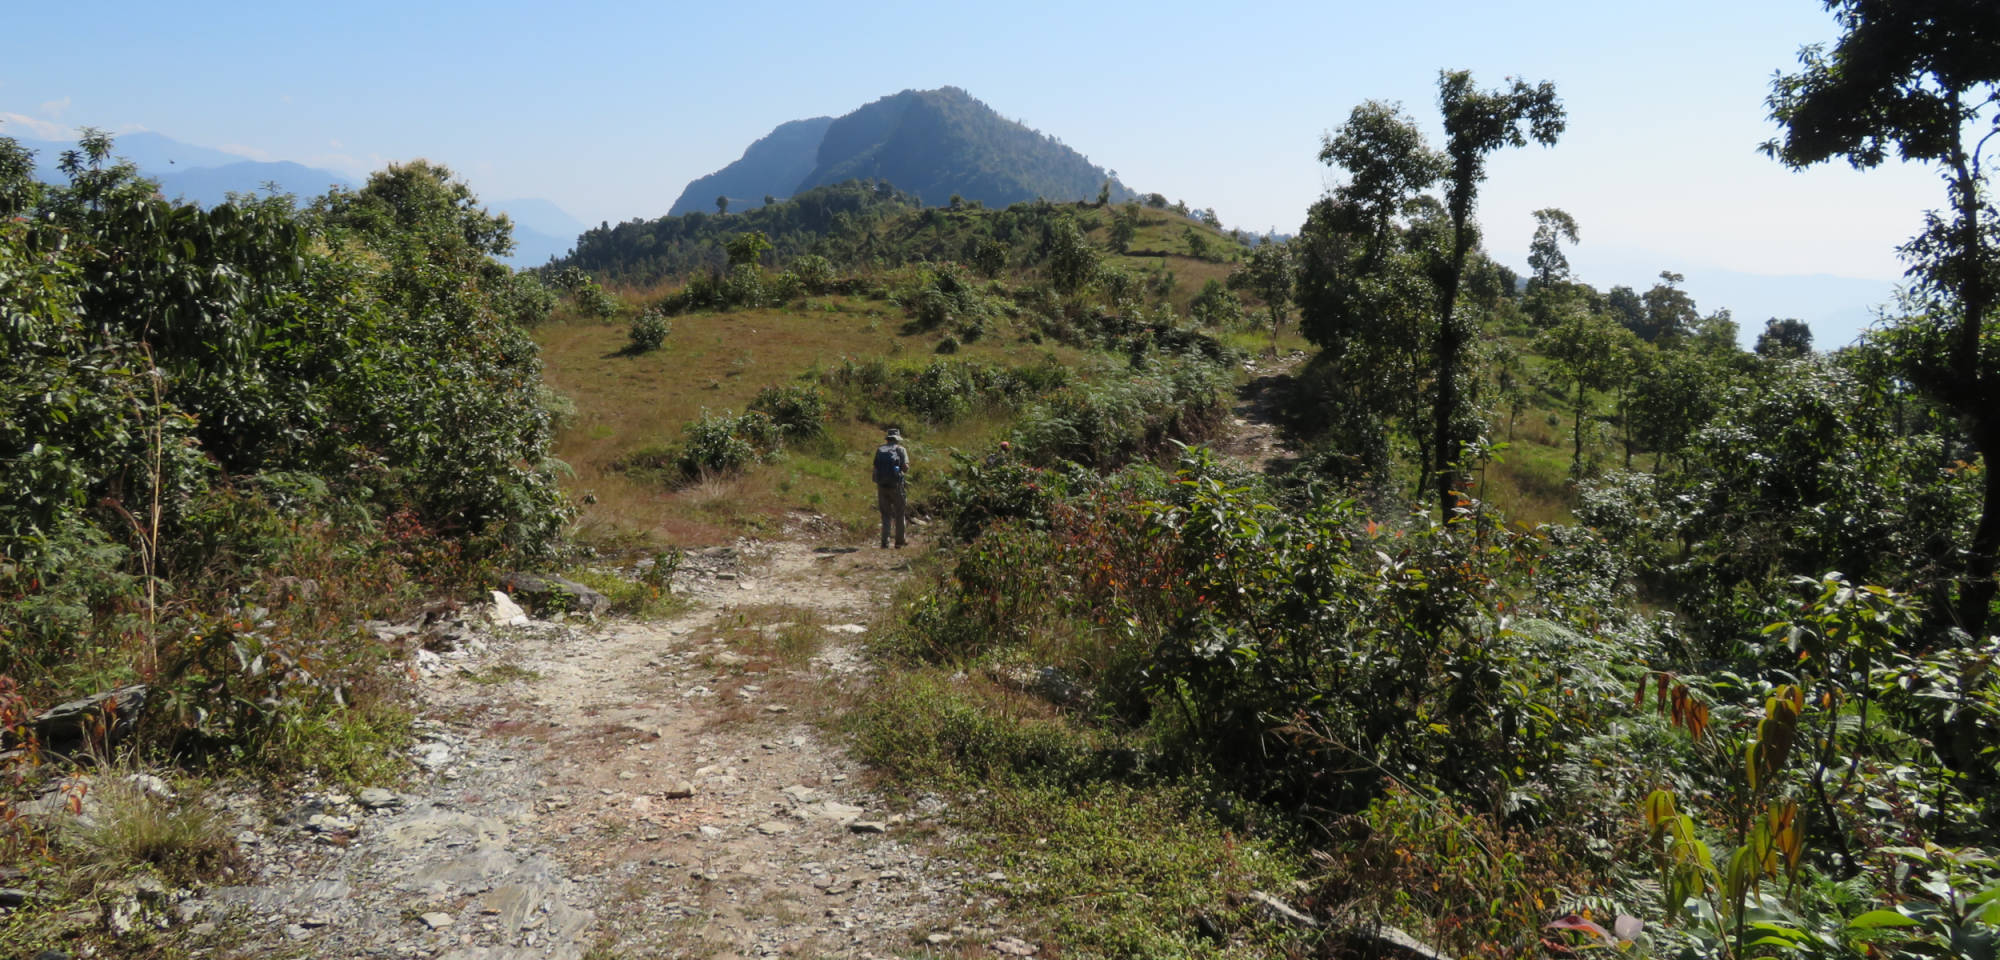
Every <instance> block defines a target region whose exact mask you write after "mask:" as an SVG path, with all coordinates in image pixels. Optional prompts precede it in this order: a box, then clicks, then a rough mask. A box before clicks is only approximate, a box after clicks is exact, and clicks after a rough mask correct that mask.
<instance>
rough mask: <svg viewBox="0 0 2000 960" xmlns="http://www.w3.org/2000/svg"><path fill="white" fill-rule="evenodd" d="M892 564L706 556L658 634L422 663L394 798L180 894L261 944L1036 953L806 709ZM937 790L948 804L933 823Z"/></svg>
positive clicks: (845, 667)
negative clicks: (246, 877)
mask: <svg viewBox="0 0 2000 960" xmlns="http://www.w3.org/2000/svg"><path fill="white" fill-rule="evenodd" d="M904 559H905V557H904V555H903V554H900V553H896V552H884V551H877V550H873V549H867V550H834V549H828V548H819V549H815V548H812V547H809V546H806V545H803V544H795V543H782V544H772V545H755V544H742V545H739V546H738V547H736V548H724V549H717V550H711V551H707V552H705V553H703V554H699V555H695V556H691V557H690V558H689V563H688V564H687V565H686V567H685V568H684V569H683V570H682V572H681V573H680V575H679V577H678V578H677V582H676V587H677V590H679V591H681V592H684V593H686V594H687V595H689V596H690V597H691V598H692V599H693V600H694V601H695V606H694V608H693V609H692V610H691V611H690V612H688V613H687V614H685V615H683V616H680V617H677V618H674V619H671V620H667V621H664V622H631V621H612V622H606V623H601V624H585V623H544V622H531V623H529V624H526V625H522V626H516V627H508V628H498V629H495V630H493V631H491V632H486V633H481V634H477V635H475V636H473V637H470V638H466V639H465V640H464V641H463V642H461V643H459V644H458V645H457V649H455V650H451V651H447V652H445V653H443V654H442V655H440V656H438V657H435V658H433V657H428V656H426V657H423V658H421V664H422V666H421V669H416V670H413V672H415V673H416V674H417V675H418V678H417V686H418V688H419V696H420V700H421V703H422V707H423V714H424V720H423V721H421V723H420V728H419V729H420V739H419V743H418V745H417V747H416V759H417V762H418V766H419V768H420V770H421V771H422V775H421V776H420V777H418V778H416V779H415V780H414V781H413V782H411V783H410V784H408V785H407V786H406V788H405V789H404V790H402V791H398V792H395V793H390V792H388V791H369V792H366V793H364V794H363V795H359V796H352V797H350V796H343V795H339V794H328V793H315V794H307V795H305V796H304V797H303V799H302V800H301V802H300V803H299V804H298V805H297V807H296V808H295V809H293V810H291V811H290V812H289V813H287V814H285V815H283V816H281V817H280V818H279V822H275V823H268V824H245V825H244V829H245V833H244V834H243V839H245V840H249V841H254V842H255V843H254V846H253V849H256V850H257V851H258V853H257V855H256V860H257V861H258V866H259V867H260V868H261V870H260V877H259V882H258V883H257V884H256V885H254V886H241V887H232V888H223V889H220V890H217V891H214V892H212V893H211V894H210V895H209V896H208V897H207V898H206V899H204V900H203V901H198V902H195V903H192V904H184V905H182V907H181V911H182V912H183V913H184V914H186V917H185V919H187V920H190V921H194V920H201V918H204V917H205V918H206V919H205V920H202V922H221V923H227V920H226V919H225V918H228V917H234V918H236V919H237V920H238V921H242V923H238V924H229V926H233V927H238V928H244V927H247V930H248V935H249V937H250V942H249V943H247V944H244V945H243V949H244V952H245V953H247V954H248V955H253V956H262V955H272V954H276V953H279V952H281V951H289V952H291V953H295V954H297V955H303V956H315V957H422V958H449V960H528V958H582V957H586V956H603V957H614V956H615V957H650V956H661V957H666V956H674V957H714V958H729V957H773V956H840V957H868V956H875V955H891V954H894V955H908V954H910V953H912V952H914V951H918V950H923V949H937V948H945V949H954V950H955V949H958V948H960V947H966V946H971V947H974V948H976V949H979V950H980V952H986V950H985V948H986V947H987V946H988V945H989V944H991V943H997V944H999V945H1000V946H999V949H1001V950H1002V951H1003V952H1005V951H1007V950H1009V949H1021V948H1023V947H1024V946H1025V945H1020V944H1018V941H1010V940H1008V939H1007V938H1005V937H1004V936H1002V935H1001V934H1002V932H1001V931H994V930H985V929H975V928H970V927H965V926H957V927H956V928H954V920H955V918H958V917H961V916H966V915H970V914H968V912H967V911H968V908H970V907H976V904H974V903H973V902H972V901H971V899H970V897H971V895H970V894H969V893H968V892H967V888H968V886H969V885H970V884H971V883H973V882H975V881H979V880H980V879H981V878H978V877H973V876H970V875H968V874H966V873H965V872H964V871H962V870H958V869H956V868H954V867H953V865H951V864H949V863H946V862H942V861H940V860H937V859H935V858H934V857H933V855H932V854H931V853H930V850H931V849H932V847H933V845H934V844H933V843H932V838H933V835H934V829H933V828H932V827H931V826H930V825H929V824H928V822H927V818H926V817H925V812H926V809H927V808H926V806H925V805H924V804H919V806H918V809H917V810H916V811H915V812H913V813H912V814H911V815H910V816H909V817H907V818H906V817H904V816H900V815H890V814H888V813H887V812H886V811H884V810H883V809H882V808H881V806H880V804H879V801H878V798H876V797H874V796H871V795H870V794H869V793H868V792H867V790H866V789H865V787H864V786H863V784H862V782H861V777H860V776H859V771H858V770H857V769H856V766H855V764H854V763H853V762H852V761H850V760H849V759H848V758H847V757H845V756H844V755H843V753H842V751H841V750H840V749H839V748H838V747H837V746H835V745H832V744H829V743H827V742H826V741H825V740H824V739H823V738H822V737H821V736H820V734H819V733H818V731H816V730H815V728H814V726H813V725H812V724H811V723H810V718H811V717H812V716H814V715H815V714H816V713H817V712H818V711H820V710H822V709H825V708H827V707H829V706H831V705H833V704H836V703H838V702H839V700H840V699H841V698H842V697H844V696H847V695H851V693H852V692H853V691H854V690H855V689H856V688H857V687H858V686H859V685H862V684H865V683H866V669H865V667H864V666H863V663H862V660H861V658H860V656H859V652H858V649H857V646H858V644H857V641H858V639H859V635H860V633H861V632H862V631H863V630H864V629H865V626H864V625H865V624H867V623H868V622H869V621H870V620H871V619H872V618H873V616H874V614H875V613H876V611H877V609H878V607H879V605H880V604H881V603H882V602H883V601H884V599H885V598H886V597H887V595H888V592H889V590H890V588H891V586H892V585H893V582H894V580H895V579H896V578H897V577H898V576H899V571H900V570H901V568H902V567H903V566H904V564H903V562H902V561H904ZM936 807H937V802H933V803H932V804H931V805H930V808H929V809H930V810H931V811H932V812H934V811H935V809H936Z"/></svg>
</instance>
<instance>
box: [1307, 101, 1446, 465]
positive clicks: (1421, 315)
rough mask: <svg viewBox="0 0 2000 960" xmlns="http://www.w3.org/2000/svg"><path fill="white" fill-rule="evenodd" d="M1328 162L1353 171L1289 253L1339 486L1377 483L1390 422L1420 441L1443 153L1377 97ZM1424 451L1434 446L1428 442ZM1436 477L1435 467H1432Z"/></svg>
mask: <svg viewBox="0 0 2000 960" xmlns="http://www.w3.org/2000/svg"><path fill="white" fill-rule="evenodd" d="M1319 158H1320V161H1321V162H1323V163H1326V164H1328V165H1329V166H1336V167H1340V168H1342V169H1343V170H1344V171H1345V172H1346V178H1345V181H1344V182H1343V183H1341V184H1340V185H1339V186H1337V187H1335V188H1334V190H1333V192H1332V193H1331V194H1330V195H1328V196H1326V197H1324V198H1322V199H1320V201H1319V202H1317V203H1315V204H1313V206H1312V209H1311V210H1310V211H1308V212H1307V215H1306V222H1305V226H1304V227H1302V228H1301V229H1300V231H1299V236H1298V239H1297V240H1296V241H1294V242H1293V243H1291V244H1289V245H1288V247H1289V248H1290V251H1291V253H1292V267H1293V274H1294V278H1295V281H1296V302H1297V304H1298V308H1299V333H1300V334H1301V335H1303V336H1304V337H1305V338H1306V339H1307V340H1309V341H1311V342H1312V343H1313V344H1314V345H1315V346H1317V347H1319V348H1320V350H1319V353H1318V354H1317V355H1315V356H1314V357H1313V359H1312V362H1311V364H1310V365H1309V367H1308V369H1307V371H1306V374H1305V377H1306V379H1307V381H1308V382H1309V383H1311V384H1313V385H1314V386H1315V387H1316V390H1317V393H1318V395H1319V396H1318V400H1319V402H1318V403H1316V404H1315V405H1314V408H1313V410H1312V411H1311V419H1312V420H1314V421H1316V426H1319V427H1321V428H1323V429H1324V430H1325V432H1326V433H1327V434H1328V437H1329V439H1330V440H1331V441H1332V442H1333V443H1335V444H1337V445H1338V446H1339V448H1340V449H1341V450H1342V456H1341V458H1338V459H1336V460H1334V461H1330V464H1329V465H1330V466H1335V467H1340V468H1342V470H1343V471H1344V472H1345V473H1346V476H1344V477H1342V478H1341V479H1347V480H1362V479H1369V480H1379V479H1380V477H1379V476H1366V475H1369V474H1374V473H1377V472H1378V471H1380V470H1382V469H1383V468H1385V467H1386V466H1387V458H1388V449H1389V448H1388V443H1387V427H1388V426H1389V425H1390V423H1392V422H1395V421H1398V420H1400V422H1401V423H1402V425H1403V426H1404V427H1405V428H1406V429H1409V430H1411V431H1412V433H1413V435H1414V436H1415V437H1419V438H1420V437H1421V436H1422V433H1423V431H1420V430H1419V429H1418V425H1419V424H1420V423H1421V421H1422V418H1423V407H1424V404H1423V402H1422V401H1423V399H1424V396H1425V393H1424V391H1425V389H1426V386H1425V371H1426V368H1427V366H1428V365H1427V364H1426V363H1425V362H1424V357H1425V355H1426V353H1427V352H1428V351H1427V346H1428V344H1429V341H1430V339H1431V334H1430V325H1431V324H1432V323H1433V322H1434V320H1435V317H1434V316H1433V314H1432V311H1431V304H1432V303H1433V302H1434V299H1433V294H1432V290H1431V285H1430V281H1429V276H1428V273H1427V272H1426V269H1425V265H1426V264H1427V263H1429V262H1432V261H1434V260H1436V259H1439V258H1440V256H1441V255H1439V254H1436V253H1434V252H1432V251H1434V249H1435V248H1437V247H1438V246H1439V234H1440V233H1441V228H1440V227H1439V225H1438V224H1439V222H1440V221H1441V220H1442V216H1441V215H1439V214H1438V211H1437V204H1436V202H1435V201H1434V200H1431V199H1430V198H1428V197H1426V196H1425V191H1426V190H1428V189H1429V188H1430V187H1431V185H1432V184H1434V183H1436V182H1437V179H1438V177H1439V176H1441V175H1442V174H1443V172H1444V158H1443V157H1442V156H1440V155H1439V154H1438V153H1437V152H1436V151H1434V150H1432V149H1431V148H1430V147H1429V145H1427V144H1426V143H1425V142H1424V137H1423V133H1422V132H1421V131H1419V130H1418V129H1417V125H1416V122H1415V121H1413V120H1411V119H1410V118H1409V117H1407V116H1405V115H1404V114H1403V113H1402V112H1401V110H1400V108H1398V107H1397V106H1396V105H1395V104H1389V103H1382V102H1380V101H1369V102H1367V103H1363V104H1361V105H1360V106H1357V107H1355V108H1354V109H1353V111H1352V112H1350V113H1349V115H1348V118H1347V122H1346V123H1345V124H1343V125H1342V126H1341V128H1340V129H1339V130H1338V131H1337V132H1336V133H1334V134H1333V135H1331V136H1328V137H1327V138H1326V139H1325V141H1324V142H1323V144H1322V147H1321V150H1320V153H1319ZM1416 445H1417V447H1418V449H1420V450H1423V451H1426V453H1427V452H1428V450H1429V445H1428V444H1426V443H1423V442H1422V441H1421V440H1420V439H1419V440H1418V442H1417V444H1416ZM1425 475H1426V476H1428V469H1426V471H1425Z"/></svg>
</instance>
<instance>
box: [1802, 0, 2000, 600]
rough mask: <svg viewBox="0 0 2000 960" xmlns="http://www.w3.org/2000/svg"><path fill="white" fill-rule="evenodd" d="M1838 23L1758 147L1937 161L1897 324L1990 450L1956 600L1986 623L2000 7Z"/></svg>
mask: <svg viewBox="0 0 2000 960" xmlns="http://www.w3.org/2000/svg"><path fill="white" fill-rule="evenodd" d="M1826 8H1827V10H1828V11H1830V12H1831V13H1832V14H1833V16H1834V19H1835V21H1836V22H1837V23H1838V24H1839V25H1840V28H1841V30H1842V33H1841V36H1840V39H1839V40H1838V41H1836V42H1835V43H1834V45H1833V47H1832V48H1831V49H1828V48H1827V47H1825V46H1823V45H1813V46H1808V47H1805V48H1804V49H1802V50H1801V51H1799V71H1798V72H1797V73H1793V74H1781V75H1779V76H1778V77H1777V78H1775V79H1774V80H1773V81H1772V87H1771V96H1770V99H1769V100H1768V101H1767V104H1768V106H1769V107H1770V111H1771V118H1772V119H1773V120H1775V121H1777V122H1778V123H1779V124H1780V125H1781V126H1782V127H1783V128H1784V129H1783V133H1782V135H1781V136H1780V137H1779V138H1777V139H1773V140H1771V141H1770V142H1768V143H1766V144H1764V150H1765V152H1766V153H1768V154H1769V155H1770V156H1772V157H1774V158H1776V159H1777V160H1778V161H1780V162H1782V163H1784V164H1785V165H1786V166H1789V167H1792V168H1794V169H1801V168H1804V167H1809V166H1813V165H1815V164H1818V163H1823V162H1826V161H1828V160H1831V159H1833V158H1835V157H1840V158H1843V159H1845V160H1847V162H1848V163H1849V164H1851V165H1853V166H1854V167H1855V168H1857V169H1863V170H1866V169H1870V168H1873V167H1876V166H1879V165H1880V164H1881V163H1882V162H1883V161H1884V160H1886V159H1888V158H1889V156H1890V154H1891V152H1892V151H1893V152H1894V153H1895V154H1896V155H1897V156H1899V157H1900V158H1901V159H1903V160H1905V161H1915V162H1919V163H1927V164H1933V165H1935V167H1936V168H1937V170H1938V172H1939V174H1940V175H1941V176H1942V177H1943V179H1944V182H1945V196H1946V201H1947V209H1946V210H1945V211H1943V212H1941V213H1940V212H1936V211H1933V212H1932V213H1930V214H1929V215H1928V218H1927V221H1928V222H1927V225H1926V227H1925V229H1924V231H1923V232H1922V233H1920V234H1918V235H1917V236H1916V237H1915V238H1914V239H1912V240H1910V241H1909V242H1908V243H1906V244H1904V245H1903V247H1902V253H1903V257H1904V259H1905V260H1906V261H1907V262H1908V263H1909V264H1910V269H1909V276H1910V278H1911V279H1912V280H1913V281H1915V284H1914V286H1915V293H1916V294H1917V295H1918V296H1919V297H1920V298H1921V299H1922V300H1923V301H1924V302H1923V307H1924V309H1922V310H1921V311H1919V313H1918V315H1916V316H1912V317H1910V318H1908V319H1906V320H1905V321H1903V322H1902V323H1901V324H1899V325H1897V326H1896V327H1895V328H1893V329H1892V330H1890V331H1889V339H1890V341H1891V342H1892V343H1893V344H1894V345H1895V348H1896V352H1897V353H1898V355H1899V358H1900V359H1901V361H1902V363H1903V364H1904V366H1905V368H1906V369H1907V371H1908V375H1909V377H1910V379H1911V382H1912V383H1914V384H1916V385H1917V386H1918V388H1919V389H1921V390H1923V391H1924V392H1925V393H1927V394H1929V395H1930V396H1931V397H1933V398H1934V399H1936V400H1937V401H1938V402H1939V403H1940V404H1942V405H1944V406H1945V407H1947V408H1949V409H1950V410H1952V411H1953V412H1954V413H1956V414H1957V415H1958V417H1959V418H1960V420H1961V421H1962V422H1964V424H1965V426H1966V429H1967V432H1968V433H1969V434H1970V435H1971V438H1972V441H1973V443H1974V444H1975V445H1976V446H1977V447H1978V449H1979V451H1980V453H1981V454H1982V455H1983V456H1984V457H1985V459H1986V470H1985V490H1984V496H1983V498H1982V502H1981V505H1980V516H1979V522H1978V525H1977V526H1976V527H1975V528H1974V530H1973V534H1972V541H1971V543H1970V544H1969V548H1968V550H1967V551H1966V557H1967V560H1966V565H1965V581H1964V585H1963V588H1962V590H1961V591H1960V593H1959V600H1958V609H1957V611H1956V614H1957V618H1958V621H1959V624H1960V626H1962V627H1963V628H1965V629H1966V630H1967V631H1969V632H1972V633H1974V634H1978V633H1980V632H1982V631H1984V630H1985V629H1986V626H1987V623H1988V621H1989V619H1990V617H1991V612H1992V611H1991V607H1992V603H1993V597H1994V594H1995V592H1996V589H2000V584H1996V583H1995V580H1994V572H1995V567H1996V564H2000V471H1996V470H1995V469H1994V463H1993V459H1994V457H1995V456H1996V454H2000V349H1996V346H2000V344H1996V343H1995V340H1996V337H1995V335H1994V329H1993V321H1994V316H1993V314H1994V310H1995V299H1996V287H2000V255H1996V242H2000V241H1996V234H2000V213H1996V211H1995V208H1994V204H1993V199H1992V195H1991V193H1990V192H1989V189H1988V183H1987V173H1986V169H1985V167H1984V164H1983V160H1984V159H1985V150H1986V146H1987V143H1988V142H1989V141H1990V140H1991V139H1992V138H1993V137H1994V136H1995V135H1996V134H2000V125H1996V124H1995V122H1994V118H1995V114H1996V112H1997V111H2000V16H1995V14H1994V10H1993V4H1992V3H1991V0H1827V2H1826Z"/></svg>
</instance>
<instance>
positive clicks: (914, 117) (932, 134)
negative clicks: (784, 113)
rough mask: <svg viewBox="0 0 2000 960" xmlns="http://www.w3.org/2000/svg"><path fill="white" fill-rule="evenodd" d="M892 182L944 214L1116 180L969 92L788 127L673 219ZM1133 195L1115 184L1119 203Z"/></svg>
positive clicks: (691, 193)
mask: <svg viewBox="0 0 2000 960" xmlns="http://www.w3.org/2000/svg"><path fill="white" fill-rule="evenodd" d="M856 179H872V180H886V181H888V182H889V183H892V184H894V185H895V186H896V187H897V188H898V189H901V190H905V191H908V192H910V193H913V194H915V195H916V196H918V197H919V198H921V199H922V200H923V202H924V203H925V204H927V205H933V206H940V205H943V204H944V203H946V202H947V201H948V200H949V199H950V198H951V197H952V196H954V195H956V196H959V197H963V198H964V199H966V200H977V201H980V202H982V203H986V204H988V205H990V206H1005V205H1007V204H1011V203H1018V202H1020V201H1023V200H1034V199H1036V198H1038V197H1042V198H1047V199H1050V200H1082V199H1088V198H1091V197H1095V196H1096V195H1097V192H1098V190H1099V188H1101V187H1102V186H1103V184H1104V182H1105V181H1107V180H1111V179H1112V178H1111V175H1110V174H1109V173H1107V172H1106V171H1105V170H1104V169H1103V168H1102V167H1098V166H1096V165H1095V164H1092V163H1091V162H1090V161H1089V160H1087V159H1085V158H1084V157H1083V156H1082V155H1081V154H1079V153H1077V152H1076V151H1074V150H1072V149H1070V148H1069V147H1067V146H1064V145H1063V144H1062V143H1061V142H1059V141H1057V140H1056V139H1055V138H1054V137H1050V136H1048V135H1046V134H1043V133H1040V132H1038V131H1035V130H1033V129H1030V128H1028V127H1026V126H1024V125H1022V124H1020V123H1017V122H1015V121H1012V120H1008V119H1006V118H1005V117H1002V116H1000V115H999V114H998V113H995V112H994V111H993V108H991V107H989V106H987V105H986V104H984V103H982V102H980V100H979V99H978V98H976V97H974V96H973V95H972V94H970V93H968V92H966V91H965V90H964V89H963V88H960V87H951V86H946V87H939V88H937V89H935V90H915V89H910V90H903V91H901V92H898V93H893V94H890V95H888V96H885V97H882V98H881V99H878V100H876V101H874V102H873V103H870V104H867V105H865V106H863V107H861V108H859V109H857V110H855V111H853V112H851V113H848V114H846V115H845V116H842V117H840V118H838V119H832V118H827V117H817V118H814V119H811V120H794V121H791V122H790V123H785V124H780V125H779V126H778V127H777V128H776V129H774V130H772V131H771V133H770V134H769V135H767V136H765V137H763V138H762V139H760V140H758V141H757V142H755V143H753V144H751V145H750V147H749V149H747V150H745V151H744V152H743V158H742V159H741V160H738V161H736V162H735V163H732V164H730V165H729V166H727V167H724V168H722V169H721V170H718V171H716V172H715V173H712V174H709V175H708V176H705V177H702V178H700V179H697V180H695V181H694V182H692V183H690V184H688V186H687V189H686V190H683V191H682V192H681V196H680V199H679V200H676V201H675V202H674V205H673V208H672V209H671V210H670V211H668V213H669V215H680V214H684V213H692V212H695V211H701V210H707V209H709V208H710V207H712V206H714V205H715V201H716V198H717V197H718V196H723V197H727V198H729V206H730V209H736V210H743V209H750V208H753V207H756V206H760V205H761V204H762V203H763V199H764V197H766V196H771V197H789V196H791V195H793V194H795V193H798V192H799V191H801V190H806V189H810V188H812V187H818V186H826V185H829V184H834V183H840V182H842V181H846V180H856ZM1131 195H1132V193H1131V191H1130V190H1127V189H1126V188H1125V186H1124V185H1123V184H1120V183H1117V182H1115V181H1113V183H1112V197H1113V199H1117V200H1122V199H1125V198H1128V197H1130V196H1131Z"/></svg>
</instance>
